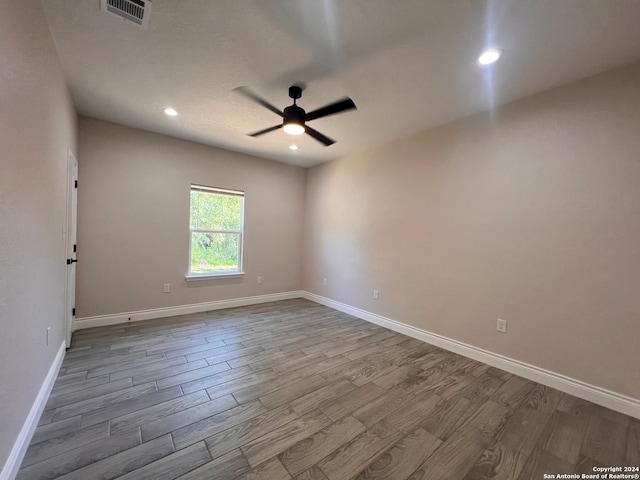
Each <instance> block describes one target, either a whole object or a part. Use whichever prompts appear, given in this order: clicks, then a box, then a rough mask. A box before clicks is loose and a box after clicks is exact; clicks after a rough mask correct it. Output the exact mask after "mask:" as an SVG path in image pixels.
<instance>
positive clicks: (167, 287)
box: [162, 283, 171, 293]
mask: <svg viewBox="0 0 640 480" xmlns="http://www.w3.org/2000/svg"><path fill="white" fill-rule="evenodd" d="M162 291H163V292H164V293H169V292H170V291H171V284H170V283H165V284H164V288H163V290H162Z"/></svg>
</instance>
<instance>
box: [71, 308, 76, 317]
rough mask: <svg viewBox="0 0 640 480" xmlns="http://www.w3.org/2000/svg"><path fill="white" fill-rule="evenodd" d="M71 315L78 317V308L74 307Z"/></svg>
mask: <svg viewBox="0 0 640 480" xmlns="http://www.w3.org/2000/svg"><path fill="white" fill-rule="evenodd" d="M71 315H72V316H74V317H75V316H76V307H73V309H71Z"/></svg>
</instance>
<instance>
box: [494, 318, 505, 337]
mask: <svg viewBox="0 0 640 480" xmlns="http://www.w3.org/2000/svg"><path fill="white" fill-rule="evenodd" d="M496 330H497V331H498V332H500V333H507V321H506V320H502V319H501V318H499V319H498V325H497V327H496Z"/></svg>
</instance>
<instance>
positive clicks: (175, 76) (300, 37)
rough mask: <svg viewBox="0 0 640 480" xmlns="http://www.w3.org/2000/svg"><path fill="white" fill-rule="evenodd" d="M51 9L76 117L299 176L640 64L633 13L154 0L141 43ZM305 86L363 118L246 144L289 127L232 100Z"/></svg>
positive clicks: (498, 0) (80, 0)
mask: <svg viewBox="0 0 640 480" xmlns="http://www.w3.org/2000/svg"><path fill="white" fill-rule="evenodd" d="M42 3H43V5H44V7H45V13H46V16H47V20H48V22H49V25H50V27H51V31H52V34H53V38H54V41H55V44H56V47H57V49H58V53H59V56H60V59H61V62H62V65H63V68H64V71H65V75H66V78H67V81H68V84H69V87H70V90H71V94H72V96H73V100H74V103H75V105H76V108H77V110H78V112H79V113H81V114H83V115H87V116H90V117H95V118H99V119H103V120H107V121H111V122H116V123H121V124H124V125H128V126H131V127H136V128H141V129H144V130H149V131H152V132H159V133H164V134H167V135H171V136H175V137H179V138H184V139H188V140H193V141H197V142H201V143H206V144H210V145H215V146H218V147H222V148H227V149H230V150H236V151H240V152H245V153H249V154H253V155H257V156H260V157H265V158H270V159H274V160H278V161H282V162H286V163H291V164H294V165H301V166H311V165H315V164H317V163H321V162H325V161H328V160H331V159H334V158H337V157H340V156H343V155H345V154H348V153H350V152H354V151H358V150H362V149H366V148H370V147H372V146H375V145H378V144H381V143H385V142H388V141H390V140H393V139H396V138H398V137H402V136H404V135H406V134H410V133H414V132H417V131H420V130H424V129H426V128H429V127H433V126H436V125H441V124H443V123H447V122H449V121H452V120H454V119H456V118H459V117H462V116H465V115H468V114H470V113H473V112H477V111H481V110H487V109H490V108H492V107H495V106H497V105H499V104H502V103H505V102H508V101H511V100H514V99H517V98H521V97H524V96H528V95H531V94H534V93H537V92H540V91H543V90H547V89H549V88H552V87H555V86H558V85H562V84H565V83H568V82H571V81H574V80H577V79H579V78H583V77H586V76H590V75H593V74H596V73H599V72H602V71H605V70H608V69H611V68H614V67H617V66H622V65H626V64H629V63H633V62H635V61H638V60H640V1H638V0H493V1H484V0H384V1H383V0H183V1H175V0H173V1H172V0H153V6H152V10H151V16H150V18H149V24H148V27H147V28H146V29H142V28H140V27H138V26H136V25H135V24H133V23H131V22H127V21H124V20H122V19H120V18H118V17H116V16H113V15H111V14H108V13H103V12H102V11H101V10H100V2H99V0H65V1H60V0H42ZM487 46H493V47H498V48H501V49H503V50H504V52H505V53H504V56H503V58H502V59H501V60H500V61H499V62H498V63H497V64H494V65H493V66H490V67H480V66H479V65H478V64H477V57H478V55H479V53H480V52H481V51H482V50H483V49H484V48H485V47H487ZM300 82H302V83H304V84H305V85H306V90H305V91H304V93H303V97H302V99H301V100H300V101H299V102H298V104H299V105H300V106H302V107H303V108H305V109H306V110H307V111H310V110H313V109H315V108H318V107H320V106H323V105H325V104H327V103H330V102H333V101H334V100H338V99H340V98H343V97H345V96H349V97H351V98H352V99H353V100H354V101H355V103H356V104H357V106H358V110H357V111H350V112H347V113H342V114H339V115H335V116H331V117H325V118H322V119H318V120H315V121H313V122H312V123H310V125H311V126H313V127H314V128H316V129H317V130H319V131H320V132H322V133H323V134H325V135H327V136H329V137H332V138H334V139H335V140H337V143H336V144H334V145H332V146H330V147H324V146H322V145H321V144H320V143H318V142H316V141H315V140H313V139H312V138H311V137H309V136H307V135H302V136H300V137H291V136H289V135H287V134H285V133H284V132H283V131H282V130H279V131H276V132H273V133H269V134H266V135H264V136H261V137H259V138H252V137H248V136H246V135H245V133H247V132H253V131H256V130H261V129H263V128H266V127H269V126H271V125H275V124H277V123H279V121H281V119H280V118H279V117H278V116H276V115H275V114H273V113H272V112H269V111H268V110H266V109H264V108H262V107H260V106H259V105H257V104H254V103H251V102H250V101H249V100H247V99H246V98H245V97H243V96H241V95H239V94H238V93H235V92H233V89H234V88H236V87H238V86H250V87H251V88H252V89H253V90H254V91H255V92H257V93H258V94H260V95H261V96H263V97H264V98H265V99H267V100H268V101H269V102H271V103H272V104H274V105H276V106H277V107H278V108H281V109H282V108H284V107H285V106H287V105H289V104H290V103H291V100H290V99H289V97H288V94H287V90H288V87H289V86H290V85H291V84H293V83H300ZM166 106H171V107H173V108H175V109H176V110H177V111H178V112H179V116H177V117H174V118H170V117H167V116H165V115H164V114H163V113H162V109H163V108H164V107H166ZM292 143H295V144H297V145H299V147H300V149H299V150H298V151H296V152H291V151H290V150H289V149H288V147H289V145H291V144H292Z"/></svg>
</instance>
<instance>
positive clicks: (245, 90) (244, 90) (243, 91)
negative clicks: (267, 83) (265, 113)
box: [233, 87, 284, 117]
mask: <svg viewBox="0 0 640 480" xmlns="http://www.w3.org/2000/svg"><path fill="white" fill-rule="evenodd" d="M233 91H234V92H238V93H239V94H240V95H242V96H244V97H247V98H248V99H249V100H253V101H254V102H256V103H258V104H260V105H262V106H263V107H264V108H266V109H267V110H271V111H272V112H273V113H275V114H276V115H279V116H281V117H284V113H283V112H282V111H280V110H278V109H277V108H276V107H274V106H273V105H271V104H270V103H269V102H267V101H266V100H265V99H264V98H262V97H260V96H259V95H258V94H257V93H255V92H254V91H253V90H251V89H250V88H249V87H238V88H234V89H233Z"/></svg>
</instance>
